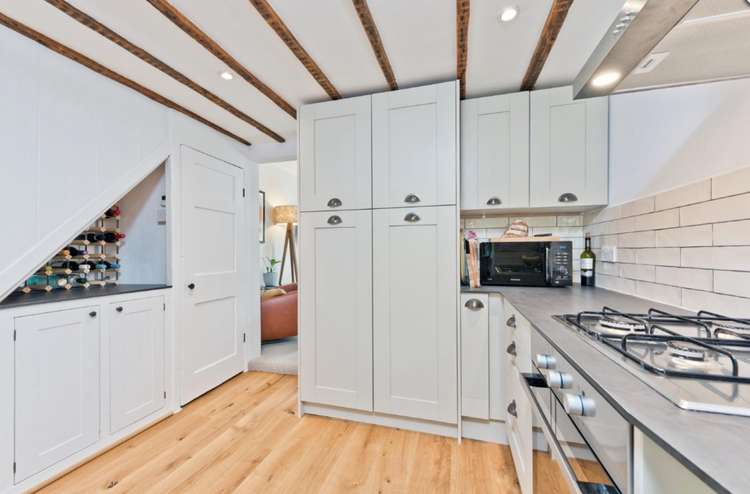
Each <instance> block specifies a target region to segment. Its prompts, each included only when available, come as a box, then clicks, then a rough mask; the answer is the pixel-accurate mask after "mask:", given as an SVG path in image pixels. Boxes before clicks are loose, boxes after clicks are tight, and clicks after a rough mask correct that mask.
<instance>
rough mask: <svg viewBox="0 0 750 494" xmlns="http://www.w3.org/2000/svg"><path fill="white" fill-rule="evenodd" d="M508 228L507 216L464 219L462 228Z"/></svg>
mask: <svg viewBox="0 0 750 494" xmlns="http://www.w3.org/2000/svg"><path fill="white" fill-rule="evenodd" d="M505 226H508V217H507V216H493V217H489V218H464V228H466V229H467V230H473V229H476V228H502V227H505Z"/></svg>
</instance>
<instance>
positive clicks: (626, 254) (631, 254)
mask: <svg viewBox="0 0 750 494" xmlns="http://www.w3.org/2000/svg"><path fill="white" fill-rule="evenodd" d="M636 252H637V250H636V249H621V248H619V247H618V248H617V262H629V263H635V253H636Z"/></svg>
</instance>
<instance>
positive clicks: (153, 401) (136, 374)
mask: <svg viewBox="0 0 750 494" xmlns="http://www.w3.org/2000/svg"><path fill="white" fill-rule="evenodd" d="M163 304H164V299H163V298H162V297H152V298H146V299H142V300H132V301H127V302H115V303H111V304H109V306H107V307H105V318H106V319H105V327H106V346H107V350H108V357H109V358H108V359H107V360H106V361H107V362H108V364H109V372H108V376H109V380H108V384H109V422H110V423H109V431H110V432H116V431H119V430H121V429H123V428H124V427H127V426H128V425H130V424H132V423H134V422H137V421H138V420H140V419H142V418H144V417H147V416H148V415H151V414H152V413H154V412H156V411H157V410H159V409H161V408H162V407H163V406H164V404H165V402H166V397H165V394H166V393H165V389H166V388H165V382H164V310H163Z"/></svg>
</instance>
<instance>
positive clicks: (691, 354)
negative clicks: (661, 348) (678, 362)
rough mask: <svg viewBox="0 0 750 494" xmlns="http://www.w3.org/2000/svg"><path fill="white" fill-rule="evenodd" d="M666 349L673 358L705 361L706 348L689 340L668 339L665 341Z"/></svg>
mask: <svg viewBox="0 0 750 494" xmlns="http://www.w3.org/2000/svg"><path fill="white" fill-rule="evenodd" d="M667 349H668V350H669V354H670V355H671V356H672V357H673V358H679V359H685V360H690V361H693V362H705V361H706V350H705V349H704V348H703V347H702V346H700V345H696V344H695V343H691V342H689V341H682V340H679V341H675V340H670V341H668V342H667Z"/></svg>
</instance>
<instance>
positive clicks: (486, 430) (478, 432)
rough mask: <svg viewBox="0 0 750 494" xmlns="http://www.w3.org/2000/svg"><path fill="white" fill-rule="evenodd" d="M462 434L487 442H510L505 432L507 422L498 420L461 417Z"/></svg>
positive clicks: (467, 437)
mask: <svg viewBox="0 0 750 494" xmlns="http://www.w3.org/2000/svg"><path fill="white" fill-rule="evenodd" d="M461 436H462V437H463V438H464V439H474V440H476V441H484V442H486V443H496V444H508V435H507V434H506V433H505V422H499V421H497V420H480V419H470V418H466V417H463V418H462V419H461Z"/></svg>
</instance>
